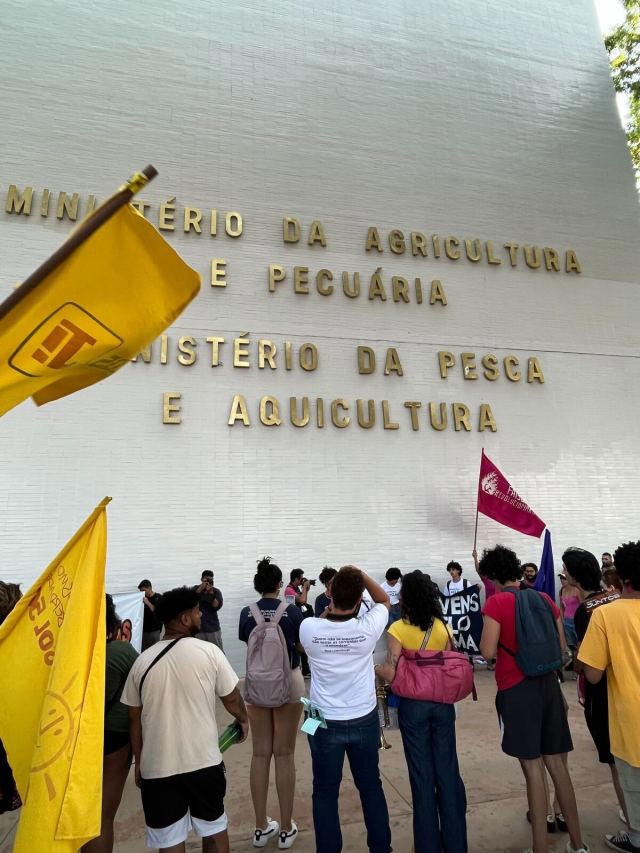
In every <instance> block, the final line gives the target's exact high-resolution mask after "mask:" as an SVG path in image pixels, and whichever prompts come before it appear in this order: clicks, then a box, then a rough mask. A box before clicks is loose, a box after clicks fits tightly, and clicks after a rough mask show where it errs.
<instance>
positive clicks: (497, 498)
mask: <svg viewBox="0 0 640 853" xmlns="http://www.w3.org/2000/svg"><path fill="white" fill-rule="evenodd" d="M478 512H481V513H482V514H483V515H488V516H489V518H493V519H494V520H495V521H499V522H500V524H504V525H505V527H511V528H512V529H513V530H518V531H519V532H520V533H526V534H527V536H540V534H541V533H542V531H543V530H544V528H545V527H546V525H545V523H544V521H542V519H541V518H538V516H537V515H536V514H535V512H533V510H532V509H531V507H530V506H529V505H528V504H526V503H525V502H524V501H523V500H522V498H521V497H520V495H519V494H518V493H517V492H516V491H515V489H513V488H512V487H511V486H510V485H509V481H508V480H507V478H506V477H505V476H504V475H503V474H501V473H500V471H499V470H498V469H497V468H496V466H495V465H494V464H493V462H492V461H491V460H490V459H489V457H488V456H485V452H484V450H483V451H482V460H481V462H480V479H479V481H478Z"/></svg>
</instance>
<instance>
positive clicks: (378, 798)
mask: <svg viewBox="0 0 640 853" xmlns="http://www.w3.org/2000/svg"><path fill="white" fill-rule="evenodd" d="M365 590H366V591H367V592H368V593H369V594H370V596H371V599H372V601H373V605H372V607H371V609H370V610H369V611H368V612H366V613H363V614H362V615H360V616H359V617H358V616H357V614H358V613H359V611H360V605H361V602H362V598H363V594H364V592H365ZM388 612H389V598H388V596H387V594H386V593H385V592H384V590H383V589H382V587H381V586H380V585H379V584H377V583H376V582H375V581H374V580H372V579H371V578H370V577H368V576H367V575H365V573H364V572H361V571H360V569H357V568H355V566H343V567H342V568H341V569H340V571H339V572H338V574H337V575H336V576H335V577H334V578H333V581H332V584H331V604H330V606H329V609H328V611H327V613H326V615H325V617H324V618H323V619H316V618H312V619H305V621H304V622H303V623H302V625H301V626H300V642H301V644H302V645H303V647H304V650H305V652H306V653H307V655H308V657H309V663H310V664H311V690H310V694H309V695H310V699H311V703H312V704H313V705H314V706H315V707H316V708H319V709H320V710H321V711H322V713H323V714H324V717H325V720H326V723H327V728H326V729H323V728H318V729H317V730H316V733H315V734H314V735H309V747H310V749H311V761H312V766H313V825H314V828H315V834H316V849H317V850H321V851H322V853H339V851H340V850H342V833H341V831H340V820H339V817H338V796H339V793H340V782H341V779H342V766H343V764H344V756H345V753H346V755H347V758H348V759H349V765H350V767H351V773H352V775H353V781H354V782H355V785H356V787H357V788H358V792H359V794H360V800H361V802H362V811H363V814H364V821H365V824H366V827H367V843H368V845H369V850H371V851H373V853H389V851H390V850H391V830H390V828H389V813H388V810H387V803H386V800H385V797H384V791H383V790H382V782H381V780H380V771H379V768H378V742H379V738H380V723H379V720H378V712H377V708H376V705H377V702H376V691H375V677H374V673H373V657H372V656H373V650H374V648H375V645H376V642H377V640H378V638H379V637H380V636H381V635H382V633H383V632H384V630H385V628H386V627H387V618H388Z"/></svg>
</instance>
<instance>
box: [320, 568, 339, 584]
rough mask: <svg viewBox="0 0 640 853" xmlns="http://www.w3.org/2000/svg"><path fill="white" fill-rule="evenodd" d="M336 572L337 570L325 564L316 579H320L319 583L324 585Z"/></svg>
mask: <svg viewBox="0 0 640 853" xmlns="http://www.w3.org/2000/svg"><path fill="white" fill-rule="evenodd" d="M337 574H338V573H337V571H336V570H335V569H333V568H331V566H325V567H324V569H323V570H322V571H321V572H320V574H319V575H318V580H319V581H320V583H322V584H324V585H325V586H326V585H327V584H328V583H329V581H330V580H331V578H335V576H336V575H337Z"/></svg>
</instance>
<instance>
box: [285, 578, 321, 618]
mask: <svg viewBox="0 0 640 853" xmlns="http://www.w3.org/2000/svg"><path fill="white" fill-rule="evenodd" d="M315 583H316V582H315V581H310V580H308V579H307V578H305V576H304V572H303V571H302V569H293V570H292V571H291V572H290V574H289V583H288V584H287V586H286V589H285V591H284V597H285V600H286V601H288V602H289V604H297V605H298V607H299V608H300V609H301V610H302V612H303V613H304V612H305V609H306V606H307V595H308V594H309V587H311V586H315Z"/></svg>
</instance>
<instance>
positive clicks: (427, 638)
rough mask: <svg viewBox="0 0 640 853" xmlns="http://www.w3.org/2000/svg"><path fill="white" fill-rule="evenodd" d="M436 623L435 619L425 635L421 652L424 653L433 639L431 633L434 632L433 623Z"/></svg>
mask: <svg viewBox="0 0 640 853" xmlns="http://www.w3.org/2000/svg"><path fill="white" fill-rule="evenodd" d="M434 622H435V619H432V620H431V625H429V628H428V629H427V630H426V631H425V633H424V640H423V641H422V645H421V646H420V651H421V652H423V651H424V650H425V649H426V648H427V645H428V644H429V640H430V638H431V632H432V631H433V623H434Z"/></svg>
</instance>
